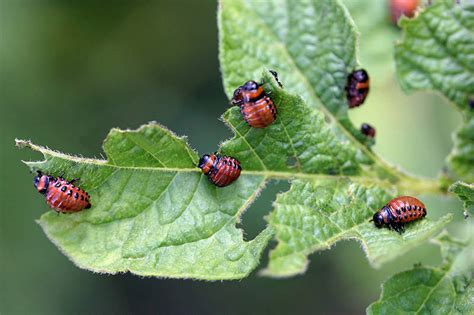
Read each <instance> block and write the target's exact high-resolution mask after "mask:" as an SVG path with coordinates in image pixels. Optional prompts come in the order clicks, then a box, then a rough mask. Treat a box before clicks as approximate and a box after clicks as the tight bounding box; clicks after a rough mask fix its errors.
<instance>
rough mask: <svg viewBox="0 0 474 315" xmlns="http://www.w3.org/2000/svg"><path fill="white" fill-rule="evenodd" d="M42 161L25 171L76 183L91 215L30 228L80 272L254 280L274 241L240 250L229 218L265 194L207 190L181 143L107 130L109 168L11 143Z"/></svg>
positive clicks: (151, 130)
mask: <svg viewBox="0 0 474 315" xmlns="http://www.w3.org/2000/svg"><path fill="white" fill-rule="evenodd" d="M17 144H18V145H19V146H22V147H25V146H26V147H30V148H31V149H33V150H35V151H39V152H41V153H43V154H44V157H45V160H44V161H41V162H27V164H28V165H29V166H30V167H31V169H32V170H33V171H36V170H42V171H43V172H45V173H46V174H54V175H57V174H59V173H61V172H64V174H66V176H67V178H75V177H79V178H81V181H80V185H81V187H82V188H84V189H85V190H86V191H88V192H89V193H90V195H91V202H92V208H91V209H90V210H84V211H81V212H79V213H74V214H65V215H58V214H56V213H54V212H53V211H50V212H48V213H46V214H44V215H43V216H42V217H41V219H40V220H39V221H38V223H39V224H40V225H41V227H42V228H43V230H44V231H45V233H46V234H47V235H48V237H49V238H50V239H51V240H52V241H53V242H54V243H55V244H56V245H57V246H58V247H59V248H60V249H61V251H62V252H63V253H65V254H66V255H67V256H68V257H69V258H70V259H71V260H72V261H73V262H74V263H76V264H77V265H78V266H79V267H81V268H85V269H89V270H92V271H95V272H101V273H103V272H106V273H117V272H125V271H130V272H132V273H135V274H139V275H145V276H161V277H172V278H196V279H207V280H216V279H236V278H242V277H245V276H246V275H247V274H248V273H249V272H250V271H252V270H253V269H254V268H255V267H256V265H257V263H258V260H259V257H260V254H261V252H262V250H263V249H264V247H265V245H266V244H267V242H268V240H269V238H270V237H271V235H272V232H271V229H266V230H264V231H263V232H261V233H260V235H259V236H257V237H256V238H255V239H254V240H252V241H250V242H246V241H244V240H243V235H242V230H240V229H237V228H236V227H235V224H236V222H237V218H238V217H239V216H240V215H241V214H242V212H243V211H245V209H246V208H247V207H248V206H249V204H250V203H251V202H252V201H253V200H254V199H255V197H256V196H257V195H258V193H259V192H260V190H261V189H262V187H263V185H264V178H263V176H258V175H246V176H245V175H244V176H242V177H241V178H240V179H239V180H238V181H237V182H236V183H235V185H233V186H232V187H230V188H224V189H218V188H217V187H215V186H213V185H211V184H210V183H209V182H208V181H207V179H206V178H205V177H204V176H203V175H202V174H201V173H200V172H199V171H200V170H199V169H197V168H196V167H195V165H196V162H197V160H198V156H197V154H196V153H195V152H194V151H193V150H192V149H191V148H190V147H189V146H188V144H187V143H186V141H185V139H184V138H179V137H177V136H175V135H174V134H172V133H171V132H170V131H168V130H166V129H165V128H164V127H162V126H160V125H157V124H154V123H151V124H148V125H145V126H143V127H141V128H140V129H138V130H136V131H132V130H126V131H122V130H117V129H113V130H112V131H111V132H110V134H109V135H108V136H107V139H106V140H105V142H104V151H105V153H106V155H107V158H108V160H107V161H106V160H93V159H83V158H78V157H73V156H68V155H65V154H61V153H58V152H55V151H51V150H49V149H46V148H43V147H39V146H36V145H34V144H32V143H30V142H28V141H21V140H20V141H18V142H17Z"/></svg>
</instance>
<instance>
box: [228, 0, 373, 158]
mask: <svg viewBox="0 0 474 315" xmlns="http://www.w3.org/2000/svg"><path fill="white" fill-rule="evenodd" d="M356 43H357V32H356V28H355V25H354V23H353V21H352V19H351V18H350V16H349V13H348V12H347V10H346V8H345V7H344V6H343V5H342V4H341V3H340V2H339V1H333V0H305V1H298V3H297V5H295V4H291V3H289V2H287V1H285V0H277V1H258V0H232V1H225V0H224V1H221V2H220V4H219V47H220V50H219V59H220V63H221V71H222V75H223V81H224V89H225V91H226V93H227V95H228V96H229V97H231V96H232V93H233V91H234V90H235V89H236V88H237V87H238V86H240V85H241V84H242V83H243V82H245V81H247V80H249V79H250V78H258V77H259V76H260V73H261V69H262V67H266V68H268V69H272V70H275V71H277V72H278V74H279V76H280V78H281V79H282V80H283V83H284V86H285V88H287V89H288V91H290V92H291V93H294V94H297V95H300V96H301V97H302V98H303V99H304V100H305V101H306V102H307V103H308V104H309V105H310V106H313V107H315V108H317V109H319V110H320V111H322V112H323V113H324V115H325V117H326V119H328V120H329V121H332V122H333V124H332V129H333V132H334V133H335V134H336V135H337V137H338V139H340V141H352V142H353V143H354V145H355V146H356V148H357V149H358V155H357V156H358V159H359V161H360V162H363V163H372V162H373V160H374V159H375V157H374V156H373V155H372V153H371V152H370V151H369V150H367V148H366V147H365V145H363V144H366V143H367V142H368V141H367V137H365V136H363V135H362V134H361V133H360V131H359V130H358V128H355V127H354V126H353V124H352V123H351V122H350V120H349V117H348V115H347V110H348V106H347V99H346V93H345V86H346V83H347V75H348V74H349V73H350V72H352V71H353V70H355V69H356V68H359V65H358V64H357V56H356Z"/></svg>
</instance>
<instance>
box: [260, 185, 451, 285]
mask: <svg viewBox="0 0 474 315" xmlns="http://www.w3.org/2000/svg"><path fill="white" fill-rule="evenodd" d="M394 195H396V191H394V190H393V189H390V188H386V187H384V186H381V185H380V184H370V183H353V182H351V181H350V180H347V179H340V180H325V181H318V182H312V181H305V182H303V181H299V180H297V181H294V182H293V183H292V186H291V189H290V191H288V192H286V193H284V194H281V195H279V196H278V198H277V200H276V202H275V210H274V211H273V212H272V213H271V215H270V216H269V217H268V222H269V223H270V226H272V227H273V228H274V229H275V231H276V238H277V240H278V246H277V247H276V248H275V249H274V250H272V251H271V253H270V263H269V265H268V268H267V269H266V270H264V271H263V273H264V274H266V275H270V276H277V277H284V276H292V275H295V274H298V273H302V272H304V271H305V270H306V266H307V265H308V259H307V256H308V255H309V254H311V253H313V252H315V251H319V250H324V249H328V248H330V247H331V246H332V245H334V244H335V243H336V242H337V241H339V240H341V239H355V240H357V241H359V242H360V243H361V245H362V248H363V249H364V251H365V253H366V255H367V258H368V259H369V262H370V263H371V264H372V265H373V266H374V267H379V266H380V265H381V264H383V263H384V262H387V261H389V260H392V259H394V258H395V257H397V256H400V255H403V254H404V253H406V252H407V251H408V250H410V249H412V248H413V247H415V246H417V245H419V244H420V243H421V241H422V240H425V239H427V238H429V237H430V236H432V235H433V234H434V233H436V232H437V231H438V230H439V229H441V228H442V227H443V226H444V225H446V223H448V222H449V221H450V220H451V215H450V214H449V215H446V216H445V217H443V218H441V219H440V220H438V221H434V222H433V221H431V220H430V219H424V220H420V221H417V222H414V223H412V224H410V227H409V228H408V229H407V231H406V232H405V233H403V234H402V235H400V234H398V233H396V232H394V231H390V230H388V229H385V228H384V229H377V228H376V227H375V226H374V224H373V223H371V222H369V219H370V218H372V216H373V214H374V213H375V211H377V209H379V208H381V206H383V205H384V204H385V203H386V202H387V201H388V200H390V199H391V198H392V197H391V196H394Z"/></svg>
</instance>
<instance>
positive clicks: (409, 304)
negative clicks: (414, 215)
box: [367, 233, 474, 314]
mask: <svg viewBox="0 0 474 315" xmlns="http://www.w3.org/2000/svg"><path fill="white" fill-rule="evenodd" d="M434 242H435V243H436V244H438V245H439V246H440V247H441V255H442V256H443V263H442V264H441V266H439V267H425V266H416V267H415V268H413V269H411V270H408V271H405V272H401V273H399V274H396V275H394V276H392V277H391V278H390V279H388V280H387V281H386V282H385V283H384V284H383V285H382V295H381V297H380V299H379V300H378V301H377V302H375V303H373V304H371V305H370V306H369V307H368V309H367V313H368V314H473V313H474V285H473V283H472V278H473V267H474V265H473V261H474V256H473V251H472V245H473V244H472V240H470V242H462V241H459V240H455V239H453V238H452V237H450V236H449V234H447V233H443V234H441V235H439V236H438V237H437V238H436V240H434Z"/></svg>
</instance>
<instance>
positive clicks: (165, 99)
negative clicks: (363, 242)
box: [0, 0, 463, 314]
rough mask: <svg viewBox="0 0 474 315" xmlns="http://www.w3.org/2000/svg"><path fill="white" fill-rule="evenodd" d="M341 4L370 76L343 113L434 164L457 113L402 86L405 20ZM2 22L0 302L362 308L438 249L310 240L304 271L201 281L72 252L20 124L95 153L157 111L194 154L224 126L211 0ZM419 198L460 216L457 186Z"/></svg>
mask: <svg viewBox="0 0 474 315" xmlns="http://www.w3.org/2000/svg"><path fill="white" fill-rule="evenodd" d="M347 2H349V1H347ZM375 3H376V4H375ZM368 4H370V5H369V6H368ZM369 7H370V10H374V11H370V12H369V9H368V8H369ZM350 9H351V12H353V13H354V16H355V19H356V22H357V23H358V25H359V26H360V31H361V33H362V38H361V46H360V52H361V63H362V64H363V66H364V67H365V68H366V69H367V70H368V71H369V73H370V74H371V82H372V90H371V93H370V95H369V97H368V100H367V102H366V104H365V105H364V106H363V107H361V108H358V109H355V110H354V111H352V112H351V118H352V119H353V121H354V122H355V124H356V125H357V126H359V125H360V123H361V122H369V123H371V124H372V125H374V126H376V128H377V144H376V146H375V147H374V150H375V151H376V152H377V153H379V154H380V155H381V156H383V157H384V158H386V159H387V160H389V161H390V162H393V163H397V164H399V165H400V166H401V167H403V168H405V169H406V170H408V171H410V172H413V173H416V174H418V175H423V176H430V177H435V176H436V175H437V173H438V171H439V170H440V169H441V168H442V166H443V163H444V158H445V156H446V155H447V154H448V152H449V151H450V148H451V145H452V143H451V135H450V134H451V132H452V130H454V129H455V128H456V126H457V125H458V124H459V121H460V117H458V115H457V113H455V112H454V110H453V109H452V108H451V107H449V106H448V105H447V103H446V102H445V101H444V100H442V99H441V98H440V97H438V96H436V95H434V94H429V93H416V94H414V95H412V96H405V95H404V94H403V93H402V92H401V91H400V89H399V87H398V85H397V83H396V81H395V79H394V75H393V72H394V70H393V67H394V65H393V58H392V42H393V40H394V39H396V38H397V37H399V35H400V34H399V31H398V30H397V29H396V28H395V27H393V26H391V25H390V24H389V22H388V18H387V12H386V7H385V4H384V3H383V2H382V1H378V0H377V1H362V0H360V1H356V0H354V1H353V2H351V6H350ZM374 17H377V18H374ZM0 23H1V25H0V35H1V42H0V49H1V51H0V53H1V60H0V62H1V64H0V82H1V85H0V102H1V103H0V104H1V105H0V110H1V113H0V117H1V124H0V130H1V139H0V140H1V152H0V159H1V178H2V180H1V181H0V185H1V186H0V194H1V221H0V232H1V239H0V246H1V247H0V250H1V251H0V261H1V268H0V277H1V287H0V313H2V314H65V313H70V314H80V313H96V314H99V313H100V314H129V313H143V314H147V313H158V312H160V313H173V314H186V313H188V314H189V313H196V314H199V313H207V314H210V313H226V314H238V313H244V312H245V313H255V314H262V313H271V314H280V313H281V314H285V313H292V314H304V313H309V312H311V313H324V314H336V313H362V312H363V311H364V310H365V307H366V306H367V305H368V304H369V303H370V302H372V301H374V300H376V299H377V298H378V296H379V294H380V283H381V282H382V281H383V280H385V279H386V278H388V277H389V276H390V275H392V274H393V273H394V272H397V271H401V270H403V269H406V268H409V267H411V266H412V265H413V264H414V263H418V262H422V263H425V264H436V263H438V262H439V261H440V257H439V252H438V249H437V248H436V247H435V246H433V245H429V244H426V245H424V246H422V247H420V248H419V249H417V250H415V251H411V252H410V253H409V254H407V255H405V256H404V257H402V258H400V259H398V260H397V261H394V262H392V263H390V264H388V265H386V266H384V267H383V268H381V269H380V270H374V269H372V268H371V267H370V266H369V265H368V263H367V261H366V259H365V257H364V253H363V251H362V250H361V249H360V245H359V244H358V243H356V242H341V243H339V244H338V245H337V246H335V247H334V248H333V249H331V250H330V251H324V252H321V253H318V254H314V255H312V256H311V257H310V258H311V264H310V266H309V269H308V272H307V273H306V274H305V275H303V276H299V277H295V278H291V279H280V280H272V279H268V278H261V277H259V276H258V275H257V274H256V273H254V274H252V275H251V276H250V277H249V278H247V279H244V280H242V281H234V282H203V281H201V282H198V281H183V280H165V279H154V278H141V277H137V276H133V275H130V274H121V275H115V276H110V275H99V274H93V273H91V272H88V271H85V270H81V269H79V268H77V267H75V266H74V265H73V264H72V263H71V262H70V261H69V260H68V259H67V258H66V257H65V256H63V255H62V254H61V253H60V252H59V251H58V250H57V249H56V248H55V246H54V245H53V244H52V243H51V242H49V241H48V240H47V238H46V236H45V235H44V234H43V232H42V231H41V229H40V227H39V226H38V225H37V224H36V223H35V219H37V218H38V217H39V216H40V215H41V214H42V213H43V212H45V211H48V208H47V206H46V205H45V203H44V200H43V198H42V196H40V195H39V194H38V193H36V192H35V190H34V189H33V186H32V177H33V176H32V174H30V173H29V172H28V169H27V168H26V166H24V165H23V164H22V163H21V162H20V160H22V159H23V160H28V159H39V158H41V156H39V155H38V154H33V153H32V152H29V151H28V150H18V149H16V148H15V147H14V139H15V138H21V139H31V140H33V141H34V142H35V143H37V144H42V145H46V146H49V147H51V148H54V149H57V150H60V151H63V152H67V153H73V154H81V155H84V156H88V157H100V156H101V152H102V151H101V142H102V140H103V139H104V138H105V136H106V134H107V132H108V130H109V129H110V128H112V127H120V128H137V127H138V126H139V125H140V124H142V123H146V122H148V121H151V120H156V121H158V122H160V123H162V124H164V125H165V126H167V127H169V128H170V129H171V130H173V131H175V132H176V133H177V134H179V135H188V137H189V141H190V143H191V144H192V145H193V146H194V147H195V148H196V149H197V150H199V152H200V153H204V152H209V151H214V150H215V149H216V147H217V145H218V143H219V142H220V141H222V140H224V139H226V138H228V137H230V136H231V134H230V132H229V131H228V130H227V128H226V127H225V126H224V125H223V124H222V123H221V122H220V121H219V120H218V117H219V116H220V115H221V114H222V113H223V112H224V110H225V109H226V108H227V106H228V105H227V104H228V101H227V99H226V97H225V95H224V93H223V89H222V84H221V79H220V73H219V64H218V59H217V53H218V47H217V26H216V3H214V2H212V1H199V2H198V1H193V0H188V1H184V0H180V1H158V0H154V1H108V2H101V3H99V2H95V1H68V2H66V1H39V0H38V1H33V0H31V1H28V0H1V2H0ZM275 70H278V69H275ZM281 80H282V81H283V83H284V80H285V79H284V78H281ZM287 187H288V183H285V182H275V183H272V184H271V185H269V187H268V188H267V189H266V190H265V192H264V193H263V194H262V196H261V197H260V198H259V199H258V201H257V202H256V203H255V204H254V205H252V207H251V208H250V209H249V210H248V211H247V213H246V214H245V215H244V218H243V224H242V225H243V228H244V229H245V232H246V235H247V237H248V238H249V239H251V238H253V237H254V236H255V235H256V234H257V233H258V232H259V231H260V230H261V229H262V228H263V227H264V226H265V221H264V219H263V216H264V215H265V214H267V213H268V212H269V211H270V209H271V203H272V201H273V200H274V198H275V193H277V192H279V191H284V190H285V189H287ZM422 198H423V201H425V202H426V204H427V206H428V208H429V209H430V213H429V216H430V217H433V218H436V217H439V216H441V215H443V214H444V213H446V212H454V214H455V219H454V223H452V224H451V225H450V230H459V229H458V227H459V226H462V225H463V222H462V215H461V213H462V211H461V205H460V203H459V202H458V201H457V200H455V199H453V198H450V197H436V198H435V197H428V196H426V197H422ZM274 245H275V244H273V243H272V244H270V246H269V248H271V247H273V246H274ZM266 255H267V254H266V253H265V255H264V258H263V262H262V266H263V264H265V261H266Z"/></svg>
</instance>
